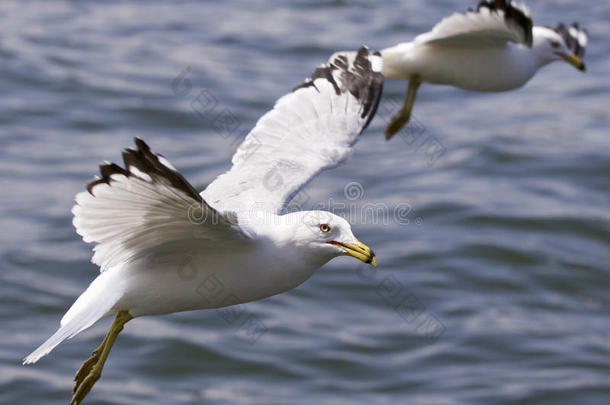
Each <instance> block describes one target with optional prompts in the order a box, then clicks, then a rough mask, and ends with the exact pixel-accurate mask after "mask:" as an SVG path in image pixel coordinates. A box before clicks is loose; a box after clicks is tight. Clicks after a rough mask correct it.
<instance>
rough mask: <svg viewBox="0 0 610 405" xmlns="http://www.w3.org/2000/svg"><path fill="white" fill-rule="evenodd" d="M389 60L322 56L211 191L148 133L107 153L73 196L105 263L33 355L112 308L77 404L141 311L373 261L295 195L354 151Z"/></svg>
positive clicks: (207, 300)
mask: <svg viewBox="0 0 610 405" xmlns="http://www.w3.org/2000/svg"><path fill="white" fill-rule="evenodd" d="M382 70H383V61H382V58H381V55H380V53H379V52H372V51H369V50H368V48H366V47H362V48H360V50H359V51H358V52H357V54H355V55H353V57H346V56H338V57H337V58H333V59H331V60H330V63H329V64H326V65H322V66H320V67H318V68H317V69H316V70H315V71H314V73H313V74H312V75H311V77H310V78H308V79H306V80H305V81H304V82H303V83H302V84H300V85H299V86H297V87H296V88H295V89H294V90H293V91H292V92H291V93H289V94H287V95H285V96H283V97H281V98H280V99H279V100H278V101H277V102H276V104H275V106H274V108H273V109H272V110H271V111H269V112H267V113H266V114H265V115H263V116H262V117H261V118H260V119H259V121H258V122H257V124H256V126H255V127H254V129H253V130H252V131H251V132H250V133H249V134H248V135H247V136H246V138H245V139H244V142H243V143H242V144H241V145H240V147H239V148H238V150H237V151H236V153H235V155H234V156H233V159H232V167H231V169H230V170H229V171H228V172H226V173H224V174H222V175H220V176H219V177H217V178H216V180H214V181H213V182H212V183H211V184H210V185H209V186H208V187H207V188H206V189H205V190H203V191H202V192H201V193H199V192H197V190H196V189H195V188H194V187H193V186H192V185H191V184H190V183H189V182H188V181H187V180H186V179H185V178H184V177H183V176H182V175H181V174H180V173H179V172H178V171H177V170H176V168H175V167H174V166H172V164H171V163H170V162H169V161H168V160H167V159H166V158H164V157H163V156H162V155H160V154H155V153H153V152H152V151H151V149H150V147H149V146H148V145H147V144H146V143H145V142H144V141H143V140H141V139H139V138H136V139H135V145H136V148H135V149H131V148H130V149H126V150H125V151H124V152H123V160H124V167H121V166H119V165H117V164H115V163H110V162H105V163H104V164H102V165H101V166H100V174H101V175H100V176H99V177H98V178H96V179H95V180H93V181H92V182H91V183H89V184H88V186H87V191H83V192H81V193H79V194H77V195H76V199H75V200H76V201H75V205H74V207H73V209H72V213H73V215H74V220H73V224H74V226H75V228H76V231H77V233H78V234H79V235H81V236H82V238H83V240H84V241H85V242H90V243H95V246H94V247H93V251H94V254H93V257H92V259H91V260H92V262H93V263H95V264H97V265H98V266H99V267H100V275H99V276H98V277H97V278H96V279H95V280H93V282H92V283H91V284H90V285H89V287H88V288H87V289H86V291H85V292H84V293H82V295H80V297H78V299H77V300H76V301H75V302H74V304H73V305H72V307H70V309H69V310H68V312H66V314H65V315H64V317H63V318H62V319H61V322H60V327H59V329H58V330H57V332H55V334H53V335H52V336H51V337H50V338H49V339H48V340H47V341H45V342H44V343H43V344H42V345H40V347H38V348H37V349H36V350H34V351H33V352H32V353H31V354H30V355H28V356H27V357H26V358H25V359H24V361H23V363H24V364H28V363H35V362H36V361H38V360H39V359H40V358H41V357H43V356H45V355H47V354H48V353H49V352H50V351H51V350H53V348H55V347H56V346H57V345H58V344H59V343H61V342H62V341H64V340H65V339H69V338H71V337H73V336H75V335H76V334H78V333H79V332H81V331H83V330H84V329H87V328H88V327H90V326H91V325H92V324H93V323H95V322H96V321H97V320H99V319H100V318H101V317H103V316H104V315H110V314H113V315H114V320H113V322H112V325H111V326H110V329H109V330H108V333H107V334H106V336H105V337H104V339H103V340H102V343H101V344H100V345H99V347H97V348H96V349H95V350H94V351H93V353H92V355H91V357H89V358H88V359H87V360H86V361H85V362H84V363H83V365H82V366H81V368H80V369H79V370H78V371H77V373H76V375H75V377H74V381H75V384H74V388H73V396H72V399H71V402H70V403H71V404H72V405H76V404H79V403H81V401H82V400H83V398H85V396H86V395H87V393H88V392H89V391H90V390H91V388H92V387H93V385H94V384H95V382H96V381H97V380H98V379H99V378H100V376H101V372H102V368H103V367H104V363H105V362H106V359H107V357H108V354H109V352H110V349H111V347H112V345H113V344H114V342H115V339H116V338H117V336H118V334H119V333H120V332H121V330H122V329H123V326H124V325H125V324H126V323H127V322H128V321H130V320H131V319H133V318H137V317H140V316H146V315H160V314H168V313H173V312H180V311H190V310H197V309H210V308H220V307H224V306H228V305H234V304H240V303H246V302H250V301H254V300H259V299H262V298H265V297H269V296H272V295H275V294H279V293H282V292H284V291H288V290H290V289H293V288H295V287H297V286H298V285H300V284H301V283H303V282H304V281H305V280H307V279H308V278H310V277H311V276H312V275H313V273H314V272H315V271H316V270H317V269H318V268H320V267H321V266H322V265H324V264H325V263H326V262H328V261H329V260H331V259H333V258H335V257H338V256H341V255H347V256H352V257H354V258H356V259H358V260H361V261H362V262H364V263H368V264H370V265H373V266H376V265H377V259H376V256H375V254H374V253H373V251H372V250H371V249H370V248H369V247H368V246H367V245H365V244H364V243H362V242H360V241H359V240H358V239H356V237H355V236H354V234H353V233H352V230H351V227H350V225H349V223H348V222H347V221H346V220H345V219H343V218H341V217H340V216H337V215H334V214H332V213H330V212H328V211H291V210H288V209H287V205H288V203H289V202H290V201H291V199H292V198H293V196H295V195H296V194H297V193H298V192H299V190H300V189H301V188H303V187H304V186H305V185H306V184H307V183H308V182H309V181H311V180H312V178H313V177H315V176H316V175H317V174H318V173H320V172H321V171H322V170H325V169H329V168H332V167H335V166H337V165H339V164H341V163H342V162H343V161H345V159H346V158H347V157H348V156H349V154H350V152H351V150H352V147H353V145H354V144H355V143H356V141H357V140H358V137H359V135H360V134H361V133H362V131H363V130H364V129H365V128H366V127H367V126H368V124H369V122H370V121H371V119H372V118H373V116H374V115H375V112H376V110H377V106H378V103H379V98H380V95H381V91H382V86H383V74H382ZM185 269H186V270H185ZM214 285H216V286H218V285H220V286H222V287H223V288H222V290H223V291H222V292H223V293H222V294H218V293H217V292H216V291H215V289H214V288H211V287H210V286H214ZM216 290H217V289H216Z"/></svg>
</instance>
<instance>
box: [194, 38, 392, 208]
mask: <svg viewBox="0 0 610 405" xmlns="http://www.w3.org/2000/svg"><path fill="white" fill-rule="evenodd" d="M382 68H383V66H382V59H381V55H380V54H379V52H370V51H369V50H368V49H367V48H365V47H362V48H360V50H359V51H358V52H357V53H352V54H349V53H346V54H339V55H334V56H333V58H331V61H330V63H329V64H328V65H324V66H321V67H318V68H317V69H316V70H315V72H314V73H313V75H312V76H311V78H309V79H307V80H306V81H305V82H304V83H302V84H301V85H299V86H297V87H296V88H295V89H294V90H293V91H292V92H291V93H289V94H287V95H285V96H283V97H282V98H280V99H279V100H278V101H277V102H276V104H275V106H274V108H273V110H271V111H269V112H267V113H266V114H265V115H263V116H262V117H261V118H260V119H259V121H258V122H257V124H256V126H255V127H254V129H253V130H252V131H251V132H250V133H249V134H248V135H247V137H246V139H245V140H244V142H243V143H242V144H241V145H240V147H239V148H238V150H237V152H236V153H235V155H234V156H233V166H232V168H231V169H230V170H229V171H228V172H227V173H225V174H223V175H221V176H219V177H218V178H217V179H216V180H214V182H212V183H211V184H210V185H209V186H208V188H206V189H205V190H204V191H203V193H202V196H203V198H204V199H205V200H206V201H208V202H209V203H210V204H211V205H212V206H214V207H215V208H216V209H218V210H219V211H225V210H230V211H234V212H238V216H239V213H244V214H247V213H248V212H252V211H253V210H255V211H259V210H262V211H267V212H273V213H278V214H279V213H282V212H283V210H284V208H285V207H286V205H287V204H288V203H289V202H290V200H291V198H292V197H293V196H294V195H296V193H298V191H299V190H300V189H301V188H302V187H304V186H305V185H306V184H307V183H308V182H309V181H310V180H311V179H312V178H313V177H314V176H316V175H317V174H318V173H319V172H320V171H322V170H324V169H328V168H332V167H335V166H337V165H339V164H340V163H342V162H343V161H344V160H345V159H346V158H347V157H348V156H349V154H350V152H351V150H352V146H353V145H354V143H355V142H356V141H357V140H358V136H359V135H360V133H361V132H362V131H363V130H364V129H365V128H366V127H367V125H368V124H369V122H370V121H371V119H372V118H373V116H374V115H375V111H376V109H377V105H378V103H379V97H380V95H381V90H382V86H383V75H382V73H381V72H382Z"/></svg>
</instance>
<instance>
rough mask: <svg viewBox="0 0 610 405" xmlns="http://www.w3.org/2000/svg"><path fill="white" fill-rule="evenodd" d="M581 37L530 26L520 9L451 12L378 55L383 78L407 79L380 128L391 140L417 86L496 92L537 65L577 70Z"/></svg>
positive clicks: (497, 5)
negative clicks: (399, 101) (396, 106)
mask: <svg viewBox="0 0 610 405" xmlns="http://www.w3.org/2000/svg"><path fill="white" fill-rule="evenodd" d="M586 43H587V35H586V32H585V31H583V30H581V29H580V28H579V27H578V24H576V23H575V24H574V25H572V26H571V27H570V28H569V29H567V28H566V27H565V26H564V25H563V24H559V25H558V26H557V27H556V28H554V29H553V28H547V27H541V26H533V24H532V19H531V16H530V12H529V10H528V9H527V7H525V5H523V4H517V3H513V2H511V1H510V0H493V1H492V0H483V1H481V2H480V3H479V5H478V7H477V9H476V10H469V11H468V12H466V13H454V14H453V15H451V16H449V17H447V18H445V19H443V20H442V21H441V22H439V23H438V24H437V25H435V26H434V28H432V30H431V31H430V32H427V33H424V34H421V35H418V36H417V37H416V38H415V39H414V40H413V41H411V42H403V43H400V44H397V45H395V46H392V47H389V48H386V49H384V50H382V51H381V54H382V56H383V63H384V69H383V72H384V75H385V77H388V78H393V79H403V80H408V81H409V84H408V87H407V92H406V94H405V100H404V104H403V107H402V108H401V110H400V111H399V113H398V114H397V115H396V116H395V117H394V118H393V119H392V121H391V122H390V123H389V124H388V127H387V129H386V137H387V138H390V137H392V136H393V135H394V134H395V133H396V132H397V131H399V130H400V128H402V126H404V125H405V124H406V123H407V122H408V121H409V119H410V115H411V109H412V107H413V103H414V102H415V96H416V93H417V89H418V87H419V85H420V84H421V83H424V82H425V83H431V84H445V85H451V86H455V87H459V88H462V89H466V90H472V91H484V92H499V91H506V90H511V89H515V88H518V87H521V86H523V85H524V84H525V83H527V82H528V81H529V80H530V79H531V78H532V77H533V76H534V75H535V74H536V72H537V71H538V70H539V69H540V68H541V67H543V66H545V65H547V64H549V63H551V62H553V61H557V60H564V61H567V62H568V63H570V64H572V65H574V66H575V67H577V68H578V69H580V70H585V65H584V63H583V61H582V57H583V55H584V49H585V46H586Z"/></svg>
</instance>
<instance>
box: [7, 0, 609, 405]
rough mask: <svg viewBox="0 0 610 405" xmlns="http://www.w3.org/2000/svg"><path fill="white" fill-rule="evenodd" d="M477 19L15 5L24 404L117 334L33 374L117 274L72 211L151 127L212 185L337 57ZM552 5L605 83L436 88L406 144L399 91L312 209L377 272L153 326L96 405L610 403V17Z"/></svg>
mask: <svg viewBox="0 0 610 405" xmlns="http://www.w3.org/2000/svg"><path fill="white" fill-rule="evenodd" d="M474 5H475V2H474V1H473V2H464V1H440V0H436V1H408V0H402V1H387V2H383V3H381V2H372V1H358V2H345V1H298V2H290V3H288V2H279V1H271V2H265V3H263V2H256V3H255V2H246V1H225V2H196V1H180V2H171V3H170V2H163V1H156V0H155V1H146V2H144V1H142V2H114V1H104V2H86V1H84V2H81V1H78V2H77V1H63V2H59V1H19V2H2V3H0V27H2V28H1V29H0V88H1V89H2V91H1V93H0V187H1V195H2V198H1V200H0V229H1V230H2V232H0V269H1V273H0V280H1V283H0V303H1V304H0V320H1V322H2V324H1V325H2V328H1V330H2V333H1V334H0V403H2V404H45V405H46V404H66V403H68V401H69V398H70V391H71V387H72V376H73V373H74V372H75V371H76V369H77V368H78V367H79V366H80V363H81V362H82V361H83V360H84V359H85V358H86V357H87V356H88V355H89V353H90V351H91V350H92V349H93V348H94V347H96V346H97V344H98V343H99V341H100V340H101V338H102V336H103V334H104V333H105V331H106V329H107V328H108V325H109V319H105V320H103V321H101V322H99V323H98V324H96V325H95V326H94V327H92V328H91V329H89V330H87V331H86V332H84V333H82V334H81V335H79V336H77V337H76V338H74V339H72V340H70V341H67V342H66V343H64V344H62V345H61V346H59V347H58V348H57V349H56V350H55V351H54V352H53V353H52V354H51V355H50V356H48V357H46V358H44V359H42V360H41V361H40V363H38V364H36V365H34V366H28V367H24V366H21V365H20V359H21V358H22V357H23V356H25V355H26V354H27V353H29V352H30V351H31V350H32V349H33V348H35V347H36V346H37V345H38V344H39V343H41V342H42V341H43V340H44V339H46V338H47V337H48V336H49V335H50V334H51V333H52V332H53V331H54V330H55V328H56V327H57V324H58V322H59V319H60V318H61V316H62V315H63V313H64V312H65V311H66V310H67V308H68V307H69V306H70V305H71V304H72V302H73V300H74V299H75V297H77V296H78V295H79V294H80V293H81V292H82V291H83V290H84V289H85V288H86V286H87V285H88V284H89V283H90V282H91V281H92V280H93V279H94V278H95V276H96V274H97V271H98V269H97V267H96V266H95V265H93V264H91V263H90V262H89V259H90V256H91V246H88V245H87V244H85V243H84V242H82V241H81V240H80V238H79V237H78V235H77V234H76V233H75V232H74V229H73V227H72V224H71V214H70V209H71V206H72V204H73V196H74V195H75V194H76V193H77V192H79V191H82V190H83V189H84V187H85V184H86V183H87V182H88V181H89V180H90V179H91V178H92V176H93V175H94V174H95V173H96V171H97V165H98V164H99V163H100V162H102V161H103V160H113V161H118V160H119V159H120V151H121V150H122V149H123V148H124V147H127V146H130V145H131V144H132V139H133V137H135V136H139V137H142V138H143V139H145V140H146V141H147V142H148V143H149V144H150V145H151V146H152V147H153V148H154V150H156V151H158V152H161V153H163V154H164V155H165V156H166V157H168V158H169V159H170V160H171V161H172V162H173V163H174V165H175V166H177V167H178V168H179V169H180V170H181V171H182V172H183V173H184V175H185V176H186V177H187V178H188V179H189V180H190V181H191V182H192V183H193V184H194V185H195V186H197V187H199V188H203V187H205V185H207V184H208V183H209V182H211V181H212V180H213V179H214V178H215V177H216V176H217V175H218V174H220V173H222V172H223V171H225V170H226V169H228V167H229V160H230V156H231V155H232V153H233V152H234V150H235V148H236V146H237V144H238V143H239V142H240V140H241V138H242V137H243V135H244V133H245V132H247V131H248V130H249V129H250V128H252V126H253V125H254V124H255V122H256V119H257V118H258V117H260V116H261V115H262V114H263V113H264V112H265V111H267V110H268V109H269V108H271V106H272V105H273V103H274V101H275V100H276V99H277V98H278V97H280V96H281V95H283V94H284V93H286V92H288V91H289V90H290V89H292V87H294V86H295V85H296V84H298V83H299V82H300V81H301V80H302V79H303V78H304V77H306V76H307V75H308V74H309V73H310V72H311V71H312V70H313V68H314V67H315V66H316V65H318V64H319V63H321V62H323V61H325V60H326V59H327V58H328V56H329V55H330V54H332V53H333V52H334V51H337V50H342V49H353V48H356V47H358V46H359V45H360V44H362V43H365V44H367V45H369V46H370V47H372V48H382V47H385V46H389V45H392V44H395V43H398V42H401V41H406V40H409V39H411V38H412V37H413V36H415V35H417V34H418V33H420V32H424V31H426V30H428V29H429V28H431V26H432V25H433V24H434V23H435V22H437V21H438V20H439V19H440V18H442V17H444V16H446V15H448V14H450V13H452V12H453V11H456V10H464V9H466V8H467V7H469V6H474ZM528 5H529V6H530V7H531V9H532V12H533V15H534V16H536V17H537V18H536V21H535V22H536V23H537V24H542V25H555V24H556V23H557V22H558V21H560V20H563V21H565V22H571V21H573V20H577V21H580V22H581V24H584V25H585V26H586V27H587V28H588V29H589V33H590V37H591V38H590V45H589V47H588V49H587V54H586V58H585V59H586V62H587V65H588V73H586V74H581V73H580V72H578V71H576V70H575V69H573V68H572V67H571V66H568V65H567V64H563V63H557V64H554V65H551V66H548V67H546V68H545V69H543V71H541V72H539V74H538V75H537V76H536V77H535V78H534V79H533V80H532V81H531V82H530V83H529V84H528V85H527V86H526V87H524V88H522V89H519V90H517V91H513V92H508V93H502V94H476V93H469V92H465V91H461V90H457V89H453V88H448V87H439V86H430V85H423V86H422V87H421V88H420V92H419V95H418V99H417V103H416V105H415V110H414V117H415V118H414V121H413V123H412V125H411V126H410V127H409V128H407V130H406V131H405V132H403V133H402V134H401V135H399V136H397V137H396V138H395V139H393V140H392V141H391V142H389V143H388V142H385V140H384V139H383V129H384V127H385V122H386V121H387V119H388V118H389V117H390V116H391V114H392V112H393V110H394V109H395V108H396V103H399V102H400V100H401V97H402V95H403V92H404V86H405V84H404V83H403V82H400V81H393V80H388V81H386V84H385V92H384V101H383V102H382V104H381V106H380V109H379V114H378V115H377V117H376V118H375V119H374V120H373V122H372V124H371V126H370V128H369V129H368V131H367V132H366V133H365V135H364V136H363V137H362V139H361V141H360V143H359V144H358V145H357V147H356V150H355V153H354V154H353V156H352V158H351V160H350V161H348V162H347V164H345V165H344V166H342V167H340V168H338V169H336V170H333V171H331V172H326V173H324V174H322V175H321V176H320V177H318V178H317V179H316V180H315V181H314V182H312V183H311V184H310V185H309V186H308V187H307V188H306V189H305V190H304V192H303V193H302V194H300V195H299V196H298V198H299V199H298V201H297V203H298V204H299V206H302V207H303V208H311V207H316V206H319V205H323V206H325V207H327V208H329V207H330V208H332V209H333V210H335V212H338V213H341V214H343V215H344V216H345V217H346V218H347V219H348V220H350V222H352V223H353V228H354V232H355V234H356V235H358V237H359V239H361V240H363V241H365V242H366V243H367V244H369V245H370V246H372V247H373V248H374V249H375V251H376V253H377V256H378V260H379V266H378V267H377V269H376V270H372V269H371V268H369V267H365V266H361V265H359V264H357V262H356V261H355V260H353V259H352V260H349V259H347V258H341V259H336V260H333V261H332V262H331V263H329V264H328V265H327V266H325V267H324V268H322V269H321V270H320V271H319V272H318V273H317V274H316V275H314V277H313V278H312V279H310V280H309V281H307V282H306V283H305V284H303V285H302V286H300V287H299V288H297V289H296V290H293V291H291V292H288V293H285V294H282V295H279V296H276V297H272V298H269V299H266V300H263V301H260V302H253V303H249V304H247V305H246V306H245V307H242V308H240V310H241V312H239V313H230V312H229V313H227V312H219V311H199V312H190V313H182V314H174V315H168V316H161V317H151V318H140V319H136V320H134V321H132V322H130V323H129V324H128V325H127V327H126V328H125V331H124V332H123V333H122V334H121V336H120V337H119V339H118V341H117V344H116V345H115V347H114V349H113V352H112V353H111V355H110V359H109V361H108V363H107V365H106V368H105V370H104V375H103V377H102V379H101V380H100V381H99V382H98V383H97V385H96V386H95V387H94V389H93V391H92V392H91V393H90V394H89V397H88V398H87V400H86V401H85V403H87V404H141V403H152V404H312V403H321V404H353V403H361V404H371V403H375V404H473V403H481V404H492V403H493V404H574V403H580V404H606V403H610V317H609V315H610V298H609V296H608V289H609V287H610V249H609V242H610V209H609V206H610V178H609V175H610V159H609V157H608V156H609V152H610V138H609V135H610V134H609V131H610V115H609V112H608V109H609V105H610V81H609V80H608V77H609V74H610V56H609V55H610V45H609V42H608V40H607V39H608V38H609V37H610V25H609V24H608V21H609V20H610V3H608V2H590V3H586V5H585V4H584V3H582V2H573V1H564V0H553V1H551V0H548V1H542V0H538V1H533V0H531V1H529V2H528ZM181 74H185V75H186V76H185V77H182V79H184V78H186V79H187V80H188V84H189V85H185V83H186V82H184V81H180V78H181V77H180V75H181ZM219 117H220V118H219ZM223 119H224V121H223ZM219 120H220V121H219ZM219 123H224V126H222V125H220V124H219ZM373 204H385V205H383V206H381V212H382V214H383V215H381V217H380V216H379V215H375V214H374V212H373V213H372V211H371V209H372V208H371V207H374V205H373ZM363 213H364V214H363ZM371 213H372V214H371ZM369 214H371V215H369ZM252 325H254V326H255V327H254V328H252V327H249V326H252Z"/></svg>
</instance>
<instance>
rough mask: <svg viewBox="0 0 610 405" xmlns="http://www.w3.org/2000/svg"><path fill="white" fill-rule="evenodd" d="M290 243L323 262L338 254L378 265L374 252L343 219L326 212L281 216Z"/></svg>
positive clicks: (305, 212)
mask: <svg viewBox="0 0 610 405" xmlns="http://www.w3.org/2000/svg"><path fill="white" fill-rule="evenodd" d="M284 217H286V219H287V220H288V221H287V225H285V226H287V227H288V228H287V229H286V230H287V231H288V233H289V235H290V241H291V243H293V244H295V245H296V246H297V247H298V248H299V249H304V250H305V251H306V254H308V255H314V256H315V257H316V258H318V259H321V261H323V262H326V261H328V260H330V259H332V258H334V257H337V256H345V255H347V256H352V257H355V258H356V259H358V260H361V261H363V262H364V263H368V264H370V265H372V266H377V257H375V253H374V252H373V251H372V250H371V248H369V247H368V246H367V245H365V244H364V243H362V242H360V241H359V240H358V239H356V237H355V236H354V234H353V233H352V227H351V226H350V224H349V223H348V222H347V221H346V220H345V219H343V218H341V217H340V216H338V215H335V214H333V213H331V212H328V211H300V212H294V213H291V214H287V215H284Z"/></svg>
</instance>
